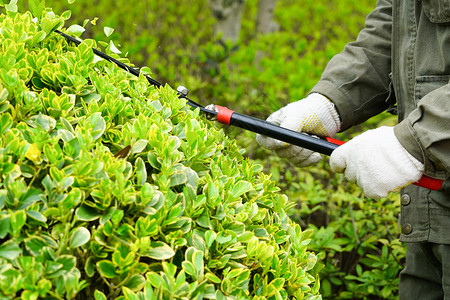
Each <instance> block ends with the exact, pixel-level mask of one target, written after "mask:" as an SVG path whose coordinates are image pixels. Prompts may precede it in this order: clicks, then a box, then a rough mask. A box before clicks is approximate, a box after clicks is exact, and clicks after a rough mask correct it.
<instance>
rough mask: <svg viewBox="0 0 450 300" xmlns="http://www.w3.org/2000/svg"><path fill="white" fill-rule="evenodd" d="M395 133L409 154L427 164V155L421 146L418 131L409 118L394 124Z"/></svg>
mask: <svg viewBox="0 0 450 300" xmlns="http://www.w3.org/2000/svg"><path fill="white" fill-rule="evenodd" d="M394 134H395V136H396V137H397V139H398V141H399V142H400V144H401V145H402V146H403V148H405V149H406V151H408V152H409V154H411V155H412V156H414V158H415V159H417V160H418V161H420V162H421V163H423V164H425V159H424V157H425V155H424V153H423V151H422V147H421V146H420V143H419V140H418V139H417V137H416V132H415V131H414V129H413V128H412V125H411V124H410V122H409V120H408V119H405V120H403V121H402V122H400V123H399V124H397V125H396V126H394Z"/></svg>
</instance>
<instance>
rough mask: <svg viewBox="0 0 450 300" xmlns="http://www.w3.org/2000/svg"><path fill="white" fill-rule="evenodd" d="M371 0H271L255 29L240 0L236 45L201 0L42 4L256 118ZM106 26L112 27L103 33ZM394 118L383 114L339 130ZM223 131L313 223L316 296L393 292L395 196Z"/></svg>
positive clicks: (314, 75) (321, 63) (290, 92)
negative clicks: (264, 22)
mask: <svg viewBox="0 0 450 300" xmlns="http://www.w3.org/2000/svg"><path fill="white" fill-rule="evenodd" d="M375 2H376V1H375V0H362V1H356V0H339V1H338V0H332V1H330V0H314V1H311V0H305V1H301V3H299V2H298V1H293V0H279V1H278V2H277V7H276V11H275V18H276V22H277V23H278V24H279V25H280V29H279V31H278V32H275V33H271V34H267V35H265V36H257V35H256V34H255V24H254V19H255V15H256V6H257V5H256V4H257V1H256V0H248V1H247V2H246V8H245V11H244V16H243V23H242V26H243V27H242V32H241V40H240V41H239V42H238V43H237V44H235V45H232V44H229V43H223V42H221V41H220V40H219V39H218V38H217V37H213V36H212V26H213V24H214V19H213V18H212V17H211V15H210V13H209V10H208V4H207V1H206V0H201V1H195V3H189V4H188V3H187V2H186V1H181V0H171V1H164V2H163V1H134V0H129V1H119V0H115V1H85V0H77V1H76V2H75V3H74V4H73V5H71V6H70V7H69V5H68V4H67V3H66V2H65V1H50V0H48V1H47V5H48V6H51V7H53V8H54V10H55V11H56V12H57V13H60V14H61V13H62V12H64V11H65V10H67V9H69V8H70V10H71V11H72V16H71V18H70V19H69V21H68V24H72V23H73V24H83V23H85V28H86V32H84V33H83V35H82V37H84V38H88V37H91V38H95V39H96V40H105V41H106V42H109V41H110V40H112V41H114V43H115V44H116V45H119V44H120V46H121V47H120V49H121V51H122V52H123V54H126V55H128V57H129V58H130V59H131V60H132V62H133V63H135V64H136V65H137V66H144V65H147V66H149V67H150V68H151V69H152V71H153V76H154V77H155V78H157V79H158V80H160V81H162V82H168V83H170V84H172V85H173V86H176V85H178V84H183V85H185V86H187V87H188V88H189V89H190V91H191V94H192V96H193V98H197V99H198V100H199V102H200V103H203V104H205V105H206V104H209V103H217V104H225V105H227V106H228V107H230V108H233V109H235V110H237V111H239V112H242V113H246V114H250V115H253V116H256V117H259V118H265V117H267V116H268V114H270V112H272V111H274V110H276V109H278V108H280V107H282V106H283V105H285V104H286V103H288V102H289V101H293V100H297V99H301V98H303V97H304V96H305V94H306V93H307V92H308V91H309V89H310V88H311V87H312V86H313V85H314V84H315V83H316V82H317V80H318V79H319V78H320V74H321V72H322V70H323V68H324V67H325V65H326V63H327V61H328V60H329V59H330V58H331V57H332V56H333V55H334V54H336V53H337V52H339V51H340V50H341V49H342V48H343V47H344V45H345V44H346V43H347V42H349V41H351V40H353V39H354V38H355V37H356V35H357V33H358V31H359V30H360V29H361V28H362V26H363V23H364V18H365V16H366V15H367V13H369V12H370V11H371V9H372V8H373V7H374V5H375ZM20 5H21V4H20V3H19V6H20ZM97 17H98V20H97ZM85 19H89V20H90V21H91V22H84V21H85ZM93 23H96V25H93ZM105 26H107V27H110V28H114V29H115V30H114V32H113V33H112V34H111V35H109V36H108V37H106V35H105V31H104V27H105ZM395 122H396V120H395V117H392V116H389V115H386V114H383V115H381V116H378V117H376V118H373V119H371V120H369V121H368V122H366V123H365V124H364V125H362V126H358V128H354V129H352V130H350V131H348V132H346V133H343V134H341V135H340V138H342V139H344V140H345V139H348V138H350V137H351V136H353V135H355V134H357V133H358V132H361V131H363V130H366V129H368V128H372V127H375V126H380V125H386V124H388V125H392V124H395ZM224 130H225V132H226V134H227V135H228V136H231V137H233V138H235V139H236V140H237V143H238V145H239V146H240V147H241V148H245V149H246V153H245V155H246V156H248V157H250V158H252V159H254V160H256V161H258V162H260V163H261V164H263V165H264V167H265V170H266V171H267V172H268V173H270V174H272V179H274V180H275V181H276V182H277V185H278V186H280V187H281V188H282V190H283V192H285V193H286V194H287V195H288V197H289V199H290V200H291V201H295V202H297V203H298V205H297V206H296V207H295V208H293V209H291V210H290V215H291V217H292V218H293V219H295V220H297V222H298V223H299V224H301V226H302V227H303V228H304V229H305V228H314V229H315V233H314V235H313V238H312V245H311V246H312V249H313V250H315V251H318V252H319V251H320V252H322V253H323V255H322V258H323V261H322V262H323V263H324V265H325V268H324V269H323V270H322V273H321V278H322V287H321V288H322V290H321V292H322V294H323V296H324V297H329V298H331V299H337V298H346V299H355V298H372V299H376V298H396V293H397V284H398V279H397V278H398V272H399V270H400V269H401V267H402V264H403V258H404V248H403V247H402V246H401V245H400V243H399V242H398V240H397V235H398V227H397V215H398V213H399V202H398V199H397V198H398V197H397V195H393V196H392V197H390V198H388V199H383V200H381V201H377V202H375V201H372V200H370V199H366V198H364V195H363V194H362V193H361V191H360V190H359V189H358V188H357V187H356V186H354V185H353V184H349V183H347V182H346V181H345V180H344V179H343V178H342V177H341V176H336V175H335V174H332V173H331V172H330V171H329V169H328V164H327V159H326V158H325V159H324V161H323V162H322V163H320V164H319V165H318V166H315V167H310V168H307V169H296V168H294V167H292V166H291V165H290V164H289V162H286V161H283V160H279V159H278V158H276V157H275V156H271V155H270V153H269V152H267V151H265V150H264V149H261V148H260V147H258V145H257V144H256V143H255V142H254V134H251V133H247V132H242V131H240V130H237V129H233V128H224Z"/></svg>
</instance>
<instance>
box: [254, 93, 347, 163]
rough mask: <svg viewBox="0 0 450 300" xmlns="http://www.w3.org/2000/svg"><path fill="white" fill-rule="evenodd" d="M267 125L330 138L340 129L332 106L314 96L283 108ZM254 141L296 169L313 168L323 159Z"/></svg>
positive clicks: (300, 150) (264, 140)
mask: <svg viewBox="0 0 450 300" xmlns="http://www.w3.org/2000/svg"><path fill="white" fill-rule="evenodd" d="M266 121H267V122H271V123H274V124H276V125H279V126H281V127H285V128H288V129H291V130H294V131H297V132H305V133H308V134H312V135H317V136H321V137H326V136H328V137H333V136H334V135H335V134H336V132H338V131H339V129H340V126H341V121H340V118H339V114H338V112H337V110H336V108H335V107H334V104H333V103H332V102H331V101H330V100H328V99H327V98H326V97H324V96H322V95H320V94H317V93H313V94H310V95H309V96H308V97H306V98H305V99H303V100H300V101H296V102H292V103H290V104H288V105H286V106H285V107H283V108H281V109H280V110H277V111H276V112H274V113H273V114H271V115H270V116H269V117H268V118H267V120H266ZM256 141H257V142H258V143H259V144H260V145H261V146H263V147H265V148H267V149H269V150H274V151H275V153H276V154H277V155H278V156H279V157H282V158H287V159H289V160H290V161H291V162H292V163H294V164H295V165H297V166H299V167H305V166H309V165H312V164H314V163H317V162H319V161H320V159H321V158H322V157H321V155H320V154H319V153H317V152H313V151H311V150H308V149H305V148H301V147H298V146H294V145H290V144H287V143H285V142H282V141H279V140H275V139H272V138H269V137H265V136H262V135H259V134H258V135H257V136H256Z"/></svg>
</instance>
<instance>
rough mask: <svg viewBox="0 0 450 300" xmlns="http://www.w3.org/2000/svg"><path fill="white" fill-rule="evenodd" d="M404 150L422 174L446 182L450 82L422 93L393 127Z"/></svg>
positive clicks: (449, 154)
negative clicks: (417, 165) (422, 166)
mask: <svg viewBox="0 0 450 300" xmlns="http://www.w3.org/2000/svg"><path fill="white" fill-rule="evenodd" d="M394 132H395V135H396V136H397V138H398V140H399V141H400V143H401V144H402V146H403V147H405V149H406V150H407V151H408V152H409V153H411V154H412V155H413V156H414V157H415V158H416V159H418V160H419V161H421V162H422V163H424V164H425V174H427V175H428V176H431V177H434V178H439V179H447V178H448V177H449V174H450V82H449V83H447V84H446V85H444V86H442V87H440V88H438V89H436V90H434V91H432V92H430V93H428V94H426V95H425V96H424V97H423V98H422V99H421V100H420V101H419V102H418V105H417V108H416V109H414V110H413V111H412V112H411V113H410V114H408V116H407V117H406V118H405V119H404V120H403V121H402V122H400V123H399V124H398V125H396V126H395V127H394Z"/></svg>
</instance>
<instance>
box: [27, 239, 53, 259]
mask: <svg viewBox="0 0 450 300" xmlns="http://www.w3.org/2000/svg"><path fill="white" fill-rule="evenodd" d="M24 242H25V247H26V249H27V250H28V251H29V252H30V253H31V254H33V255H34V256H38V255H39V254H40V253H41V250H42V248H44V247H46V246H48V244H47V241H46V240H44V239H43V238H41V237H39V236H32V237H29V238H26V239H25V240H24Z"/></svg>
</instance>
